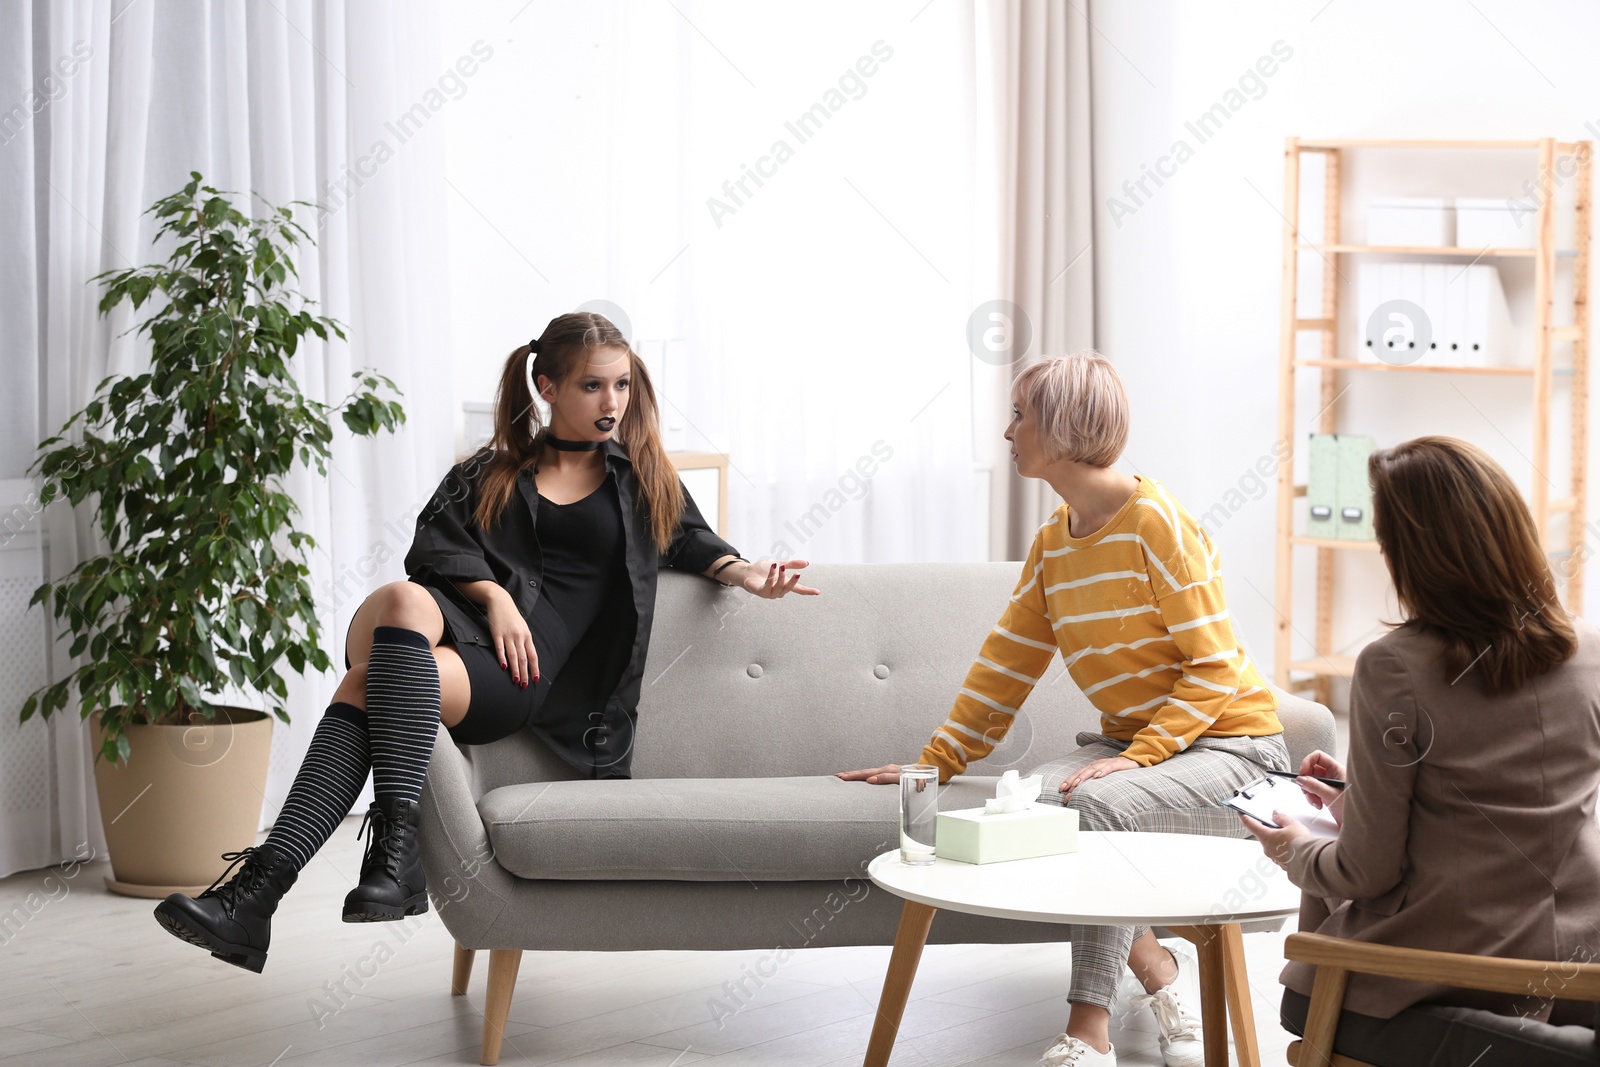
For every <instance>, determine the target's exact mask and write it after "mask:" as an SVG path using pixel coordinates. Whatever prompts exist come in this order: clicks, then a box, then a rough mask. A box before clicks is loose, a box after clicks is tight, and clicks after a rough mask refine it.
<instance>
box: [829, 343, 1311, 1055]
mask: <svg viewBox="0 0 1600 1067" xmlns="http://www.w3.org/2000/svg"><path fill="white" fill-rule="evenodd" d="M1012 403H1013V412H1012V420H1011V425H1010V427H1008V428H1007V430H1006V439H1007V440H1009V441H1010V442H1011V448H1012V458H1013V460H1014V462H1015V463H1016V467H1017V473H1019V474H1021V475H1023V476H1024V477H1031V478H1042V479H1044V480H1045V481H1047V482H1049V483H1050V486H1051V488H1053V489H1054V490H1055V491H1056V492H1057V493H1058V494H1060V496H1061V498H1062V499H1063V500H1065V501H1066V504H1065V505H1064V506H1062V507H1061V508H1060V509H1058V510H1057V511H1056V513H1055V514H1054V515H1052V516H1051V517H1050V519H1049V520H1048V521H1047V522H1045V524H1044V525H1043V526H1041V527H1040V528H1039V532H1038V534H1037V536H1035V537H1034V540H1033V547H1032V548H1031V549H1030V550H1029V552H1028V559H1027V562H1026V563H1025V564H1024V566H1023V569H1022V576H1021V578H1020V579H1019V580H1018V583H1017V587H1016V591H1015V592H1014V593H1012V595H1011V600H1010V602H1009V603H1008V604H1007V605H1006V608H1005V612H1004V613H1003V614H1002V615H1001V617H1000V622H999V624H998V625H997V626H995V628H994V630H993V631H991V632H990V634H989V636H988V638H987V639H986V640H985V641H984V643H983V648H982V650H981V651H980V652H979V653H978V658H977V660H976V661H975V662H974V663H973V665H972V667H971V669H970V670H969V671H968V672H967V677H966V681H965V683H964V684H963V685H962V687H961V689H960V691H959V693H958V694H957V696H956V699H955V704H954V707H953V708H952V709H951V711H950V715H949V717H948V718H947V719H946V720H945V722H944V724H943V725H941V726H940V727H939V728H938V729H936V730H935V731H934V732H933V738H932V740H930V741H929V742H928V745H927V747H926V748H924V749H923V750H922V756H921V762H923V763H931V764H934V765H935V766H937V767H938V768H939V779H940V781H941V782H943V781H948V780H949V778H950V776H951V775H955V774H960V773H962V772H963V771H965V770H966V769H967V766H968V764H969V763H971V762H972V761H973V760H978V759H982V758H983V757H984V756H987V755H988V754H989V753H990V752H991V751H993V749H994V745H995V744H996V743H997V742H999V740H1000V739H1001V738H1002V737H1003V736H1004V735H1005V732H1006V730H1007V729H1008V728H1009V726H1010V725H1011V722H1012V720H1013V718H1014V717H1015V715H1016V714H1017V711H1018V709H1019V708H1020V707H1021V706H1022V702H1023V701H1024V700H1025V699H1027V696H1028V694H1029V692H1031V691H1032V689H1033V687H1034V685H1035V684H1036V683H1037V682H1038V680H1039V678H1040V677H1041V676H1042V675H1043V674H1044V673H1045V671H1046V669H1047V668H1048V667H1049V666H1050V661H1051V660H1052V659H1053V658H1054V657H1055V655H1056V654H1057V653H1058V652H1059V654H1060V655H1061V656H1062V657H1063V659H1064V661H1065V664H1066V668H1067V671H1068V673H1070V674H1071V675H1072V679H1073V681H1074V682H1076V683H1077V684H1078V686H1079V688H1081V689H1082V690H1083V693H1084V695H1085V696H1087V697H1088V698H1089V700H1090V701H1091V702H1092V703H1093V704H1094V705H1095V707H1096V708H1098V709H1099V711H1100V716H1101V732H1100V733H1098V734H1095V733H1081V734H1079V735H1078V737H1077V741H1078V744H1079V746H1080V747H1079V748H1078V749H1077V750H1076V751H1075V752H1073V753H1072V754H1071V755H1069V756H1067V757H1065V758H1064V759H1059V760H1055V761H1053V762H1051V763H1048V764H1045V765H1044V766H1043V767H1041V768H1038V769H1036V770H1035V771H1034V772H1033V773H1040V772H1042V773H1043V774H1044V775H1045V781H1046V786H1045V798H1046V799H1052V800H1053V799H1057V798H1059V800H1060V801H1061V802H1062V803H1065V804H1066V805H1067V806H1068V807H1071V808H1075V809H1077V810H1078V811H1079V813H1080V824H1081V825H1082V826H1083V827H1084V828H1085V829H1091V830H1145V831H1164V832H1172V833H1203V834H1214V835H1217V836H1222V837H1239V836H1243V831H1242V830H1241V829H1240V825H1239V821H1238V819H1237V818H1235V817H1234V816H1233V813H1232V811H1231V810H1230V809H1228V808H1225V807H1222V806H1221V803H1220V802H1221V801H1222V800H1223V799H1224V798H1226V797H1228V796H1230V795H1231V794H1232V793H1233V792H1234V791H1235V790H1237V789H1239V788H1240V787H1242V786H1244V785H1246V784H1248V783H1249V782H1250V781H1252V780H1254V779H1256V778H1258V777H1259V776H1260V774H1261V771H1262V770H1263V769H1264V768H1265V769H1272V770H1288V769H1289V754H1288V750H1287V749H1286V748H1285V747H1284V743H1283V727H1282V725H1281V724H1280V723H1279V722H1278V716H1277V701H1276V699H1275V698H1274V696H1273V693H1272V690H1271V688H1269V687H1268V685H1267V683H1266V682H1265V681H1264V680H1263V678H1262V676H1261V674H1260V672H1259V671H1258V670H1257V669H1256V667H1255V664H1253V663H1252V662H1251V661H1250V658H1249V657H1248V656H1247V655H1246V654H1245V652H1244V650H1243V649H1241V648H1240V647H1239V644H1238V642H1237V640H1236V639H1235V637H1234V633H1233V626H1232V623H1231V622H1230V620H1229V616H1228V607H1227V602H1226V599H1225V598H1224V596H1223V590H1222V578H1221V573H1220V570H1219V563H1218V558H1217V550H1216V547H1215V546H1214V545H1213V544H1212V543H1211V539H1210V538H1209V537H1208V536H1207V535H1206V532H1205V531H1204V530H1203V529H1202V528H1201V527H1200V525H1199V524H1198V523H1197V522H1195V520H1194V518H1193V517H1192V516H1191V515H1190V514H1189V513H1188V512H1187V511H1185V510H1184V508H1183V507H1182V506H1180V505H1179V504H1178V502H1177V501H1175V500H1174V499H1173V498H1172V496H1171V495H1170V494H1169V493H1168V492H1167V491H1166V490H1165V489H1164V488H1162V486H1161V484H1160V483H1159V482H1154V481H1151V480H1149V479H1147V478H1143V477H1138V476H1133V475H1128V474H1124V473H1122V472H1121V471H1116V470H1113V469H1112V467H1111V464H1112V463H1114V462H1116V460H1117V459H1118V457H1120V456H1121V454H1122V449H1123V446H1124V445H1125V444H1126V441H1127V436H1128V405H1127V396H1126V394H1125V393H1124V391H1123V388H1122V383H1121V381H1120V380H1119V379H1118V377H1117V374H1116V371H1115V370H1114V369H1113V368H1112V366H1111V364H1110V363H1109V362H1107V361H1106V360H1105V359H1103V358H1102V357H1100V356H1098V355H1095V354H1093V353H1088V354H1082V355H1075V356H1066V357H1057V358H1053V359H1045V360H1041V361H1039V362H1037V363H1034V364H1032V365H1031V366H1029V367H1028V368H1027V369H1026V370H1024V371H1023V372H1022V374H1020V375H1018V377H1017V380H1016V382H1015V383H1014V384H1013V386H1012ZM899 772H900V767H899V765H897V764H890V765H887V766H884V767H878V768H873V769H869V770H862V771H849V772H845V773H843V774H841V775H840V777H841V778H844V779H846V780H850V781H866V782H872V783H876V784H889V783H892V782H897V781H899ZM1124 961H1126V962H1127V963H1128V965H1129V967H1130V968H1131V970H1132V971H1133V973H1134V976H1135V977H1136V978H1138V979H1139V980H1140V982H1141V983H1142V984H1143V985H1144V988H1145V991H1146V993H1145V995H1144V996H1142V997H1139V998H1137V1000H1136V1003H1137V1004H1147V1005H1149V1006H1150V1007H1151V1008H1152V1009H1153V1010H1154V1012H1155V1015H1156V1020H1157V1023H1158V1024H1159V1028H1160V1041H1161V1051H1162V1057H1163V1059H1164V1060H1165V1062H1166V1064H1167V1065H1168V1067H1179V1065H1189V1064H1196V1065H1198V1064H1200V1063H1201V1062H1203V1060H1204V1055H1203V1048H1202V1043H1201V1033H1200V1025H1199V1020H1198V1019H1197V1018H1196V1016H1195V1015H1194V1013H1193V1012H1191V1011H1190V1010H1189V1009H1188V1008H1187V1007H1185V1006H1184V1005H1183V1004H1182V1003H1181V1002H1180V1001H1179V999H1178V996H1177V992H1176V990H1175V989H1174V988H1173V983H1174V981H1175V979H1176V977H1177V970H1178V965H1177V957H1176V956H1175V955H1171V954H1169V952H1168V950H1167V949H1165V948H1164V947H1162V946H1161V945H1160V943H1159V942H1157V941H1156V939H1155V938H1154V936H1152V935H1151V933H1150V931H1149V930H1148V929H1143V930H1135V929H1131V928H1127V927H1097V926H1082V927H1077V928H1075V930H1074V932H1073V938H1072V989H1071V992H1070V993H1069V994H1068V1000H1069V1001H1070V1002H1071V1013H1070V1016H1069V1019H1068V1023H1067V1028H1066V1031H1065V1032H1064V1033H1063V1034H1061V1035H1060V1037H1059V1038H1057V1040H1056V1042H1055V1044H1054V1045H1052V1046H1051V1048H1050V1049H1049V1050H1047V1051H1046V1053H1045V1055H1044V1058H1043V1059H1042V1060H1041V1062H1042V1063H1046V1064H1052V1065H1055V1064H1074V1065H1077V1067H1111V1065H1114V1064H1115V1063H1116V1053H1115V1050H1114V1049H1112V1047H1111V1040H1110V1019H1111V1014H1110V1009H1111V1004H1112V1002H1113V1000H1114V998H1115V993H1116V989H1117V986H1118V984H1119V983H1120V980H1121V976H1122V965H1123V962H1124Z"/></svg>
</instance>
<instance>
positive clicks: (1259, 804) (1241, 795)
mask: <svg viewBox="0 0 1600 1067" xmlns="http://www.w3.org/2000/svg"><path fill="white" fill-rule="evenodd" d="M1222 803H1223V804H1224V805H1226V806H1227V807H1230V808H1232V809H1233V810H1235V811H1242V812H1244V813H1245V814H1246V815H1248V816H1250V817H1251V818H1252V819H1255V820H1256V821H1257V822H1262V823H1265V824H1267V825H1268V826H1271V827H1273V828H1274V829H1277V828H1278V824H1277V823H1275V822H1273V821H1272V813H1273V812H1274V811H1281V812H1283V813H1284V814H1285V815H1287V816H1289V817H1290V818H1291V819H1294V820H1295V821H1297V822H1300V823H1302V824H1304V825H1305V827H1306V829H1308V830H1310V831H1311V832H1312V833H1313V834H1315V835H1316V836H1317V837H1338V836H1339V824H1338V823H1336V822H1334V821H1333V816H1332V815H1329V814H1328V812H1327V810H1326V809H1323V808H1314V807H1312V806H1311V801H1309V800H1307V799H1306V795H1305V792H1304V791H1303V790H1302V789H1301V788H1300V787H1299V786H1297V785H1295V784H1294V783H1293V782H1292V781H1290V780H1288V779H1286V778H1270V777H1268V778H1260V779H1258V780H1256V781H1254V782H1251V783H1250V784H1249V785H1247V786H1245V787H1244V788H1243V789H1241V790H1239V791H1238V792H1237V793H1235V794H1233V796H1231V797H1229V798H1228V799H1226V800H1224V801H1223V802H1222Z"/></svg>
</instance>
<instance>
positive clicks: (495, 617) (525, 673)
mask: <svg viewBox="0 0 1600 1067" xmlns="http://www.w3.org/2000/svg"><path fill="white" fill-rule="evenodd" d="M489 636H490V638H492V639H493V641H494V652H495V655H496V656H497V657H499V660H500V666H502V667H505V668H507V669H508V670H510V671H511V680H512V681H513V682H516V683H517V684H518V685H520V686H521V687H522V688H524V689H526V688H528V686H530V685H532V684H533V683H534V682H537V681H538V680H539V653H538V652H537V651H535V649H534V647H533V634H532V633H531V632H530V631H529V630H528V620H526V619H524V618H523V617H522V612H520V611H518V610H517V603H516V601H514V600H512V599H511V594H510V593H505V595H503V596H497V597H495V598H494V599H492V600H490V601H489Z"/></svg>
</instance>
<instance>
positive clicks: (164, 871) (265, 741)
mask: <svg viewBox="0 0 1600 1067" xmlns="http://www.w3.org/2000/svg"><path fill="white" fill-rule="evenodd" d="M94 734H95V749H96V751H98V750H99V747H100V739H101V737H102V731H101V729H100V724H99V721H98V720H96V722H95V727H94ZM127 737H128V744H129V746H130V748H131V749H132V751H131V753H130V754H129V756H128V762H127V763H125V764H117V763H112V762H110V761H108V760H105V759H97V760H96V761H95V765H94V779H95V787H96V789H97V790H98V792H99V794H100V820H101V823H102V825H103V826H104V827H105V834H106V846H107V849H108V851H109V852H110V853H111V872H112V876H111V877H108V878H107V879H106V888H108V889H110V890H111V891H112V892H114V893H123V894H126V895H128V896H134V897H158V898H159V897H164V896H166V895H167V894H168V893H174V892H176V893H188V894H190V895H191V896H193V895H194V894H196V893H198V892H200V891H201V890H202V889H205V888H206V887H207V886H209V885H210V884H211V883H212V881H213V880H214V879H215V878H216V877H217V875H219V874H221V873H222V871H223V869H224V868H226V867H227V866H228V863H227V861H226V860H224V859H222V858H221V857H222V854H223V853H224V852H237V851H238V850H240V849H243V848H248V847H250V846H251V845H254V844H255V843H256V827H257V826H258V825H259V823H260V819H261V804H262V801H263V799H264V797H265V796H266V789H267V767H268V763H269V762H270V759H271V755H272V718H271V716H269V715H267V714H266V713H265V712H260V711H254V710H252V709H249V708H233V707H218V708H217V718H216V721H215V722H207V721H205V720H204V719H199V720H197V721H196V722H195V723H194V724H193V725H190V726H148V725H143V726H130V727H128V730H127Z"/></svg>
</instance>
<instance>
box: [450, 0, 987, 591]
mask: <svg viewBox="0 0 1600 1067" xmlns="http://www.w3.org/2000/svg"><path fill="white" fill-rule="evenodd" d="M519 7H520V5H513V6H512V7H511V8H507V9H504V10H502V9H496V8H486V9H455V10H452V11H451V12H450V14H449V16H448V20H449V21H450V22H451V25H452V31H453V33H454V35H455V37H456V38H458V39H459V40H466V39H470V38H471V37H472V36H475V35H477V34H480V33H484V32H486V31H487V28H488V27H490V26H499V25H503V24H504V22H505V20H506V18H508V17H509V16H510V14H511V13H513V12H516V21H515V24H514V26H513V30H514V36H515V38H516V42H514V43H512V44H508V45H507V46H506V47H507V51H508V55H510V56H511V58H510V59H508V60H507V66H506V67H505V68H504V69H503V70H502V69H498V68H497V72H496V75H495V76H496V77H502V76H507V75H510V74H511V72H512V70H513V64H514V65H515V77H517V78H519V79H526V81H525V82H523V83H522V84H523V85H526V87H527V88H526V89H522V88H521V87H520V86H519V87H518V88H517V89H516V90H514V91H515V92H525V93H526V94H527V96H526V98H525V99H520V100H519V99H516V98H515V97H514V95H513V92H514V91H513V90H510V89H508V90H507V91H506V92H505V93H503V94H502V95H501V96H500V97H498V98H491V97H490V96H489V95H488V94H485V95H484V96H481V97H474V99H473V100H471V101H469V102H468V103H467V105H465V106H464V107H463V108H461V109H460V110H459V111H457V112H452V117H451V122H452V124H453V125H452V131H451V137H452V168H453V169H452V172H451V180H452V182H453V183H454V184H455V185H456V187H457V191H458V192H459V193H460V199H459V200H457V199H452V204H453V205H455V204H457V203H461V204H470V205H472V207H471V208H470V209H469V208H465V207H463V210H462V217H463V219H464V220H465V227H464V228H466V227H481V228H482V235H481V240H482V249H483V253H482V255H483V257H484V258H483V259H481V260H479V262H480V263H482V262H501V263H504V265H505V271H506V273H507V274H511V275H514V276H516V277H517V278H518V279H520V281H519V283H518V284H519V285H520V286H521V289H520V290H519V292H518V298H517V299H516V300H515V301H512V300H510V299H508V298H507V297H506V296H505V295H499V294H497V295H494V296H490V295H488V294H478V293H468V292H463V293H462V294H461V296H460V299H459V301H458V305H457V318H458V319H460V320H463V329H465V330H468V331H471V330H474V329H479V328H481V329H483V331H484V334H485V344H487V343H488V340H487V338H488V337H489V336H491V335H492V336H494V337H498V338H500V340H499V343H498V344H497V345H496V346H495V349H494V351H493V355H492V356H491V357H485V358H484V370H483V371H482V372H481V373H480V375H479V376H480V377H484V378H487V377H488V375H489V374H490V373H491V369H490V363H491V362H492V364H493V366H494V367H496V368H497V367H498V360H499V359H500V358H501V357H502V355H503V352H504V351H506V350H508V349H509V348H510V347H511V346H512V345H514V344H515V343H516V342H517V341H519V340H521V339H522V338H523V337H525V336H527V334H528V331H529V327H528V325H527V323H528V321H529V320H530V319H534V320H536V321H534V323H533V327H532V329H533V331H534V332H536V331H537V329H538V328H540V327H542V326H543V324H544V322H545V321H546V320H547V319H548V318H549V317H550V316H551V315H553V314H555V313H557V312H559V311H563V310H567V309H569V308H571V307H574V306H577V305H578V304H580V303H582V302H584V301H586V300H590V299H593V298H596V297H604V298H605V299H607V300H609V301H611V302H613V303H615V304H616V305H619V306H621V307H622V308H623V309H624V310H625V311H626V313H627V315H628V316H629V318H630V320H631V322H632V326H633V330H634V336H635V338H636V340H638V341H639V342H640V343H641V345H642V346H643V347H644V349H645V353H646V357H647V359H651V360H654V361H658V363H659V362H661V361H662V357H663V356H666V357H667V358H666V359H665V368H664V369H665V373H664V380H658V382H657V385H658V388H659V390H660V391H661V393H662V394H663V396H664V398H665V404H664V408H665V421H666V423H667V425H668V427H669V431H670V433H669V447H675V448H680V449H688V450H710V451H717V452H726V453H728V454H729V455H730V457H731V462H732V470H731V471H730V473H729V483H730V484H729V497H730V512H729V522H730V529H729V531H728V532H729V534H730V538H731V539H732V540H733V541H734V543H735V544H736V545H737V546H738V547H739V549H740V550H741V551H742V552H743V554H744V555H746V556H750V557H752V558H754V557H755V556H757V555H774V554H781V555H785V556H796V557H801V558H806V559H812V560H822V561H846V562H851V561H867V560H876V561H884V560H938V559H946V560H956V559H977V558H982V555H983V547H982V543H981V542H982V530H983V526H982V524H983V515H982V508H981V506H979V505H978V504H977V494H976V489H977V486H976V484H975V479H974V471H973V460H972V417H971V404H970V397H971V374H972V371H971V368H970V366H969V365H970V363H971V362H972V355H971V353H970V352H969V350H968V347H967V342H966V321H967V317H968V315H969V314H970V312H971V310H972V308H973V306H974V305H975V304H976V303H977V302H978V301H979V300H983V299H988V298H990V297H992V296H993V295H994V290H993V283H992V282H988V281H982V280H981V276H987V275H988V274H992V271H991V270H989V269H988V267H987V265H986V262H985V261H984V260H983V257H981V256H980V255H979V254H978V252H977V247H978V243H979V237H980V235H979V234H978V232H977V229H976V228H977V227H978V226H979V225H980V224H982V222H983V221H984V220H981V219H980V217H979V214H978V211H977V208H976V206H975V202H974V194H973V182H974V180H975V175H976V174H977V172H978V170H979V163H978V161H977V159H976V156H975V152H974V143H975V136H976V134H975V129H974V124H975V118H976V115H975V105H974V95H973V94H974V71H973V54H972V47H973V32H972V20H973V11H972V4H971V2H970V0H953V2H941V3H936V4H933V5H930V6H926V8H925V10H920V11H919V9H922V8H923V7H924V5H923V4H921V3H903V4H892V5H891V4H881V5H880V4H855V3H840V2H823V3H817V4H807V5H734V4H726V3H694V2H675V3H674V4H632V3H618V2H613V3H611V4H609V5H606V6H605V7H598V6H594V5H590V6H586V7H585V8H583V9H582V11H581V12H578V13H575V11H576V9H573V8H562V7H560V6H543V5H535V6H534V7H530V8H527V9H526V10H525V11H520V12H517V11H516V9H517V8H519ZM579 23H581V24H582V33H579V32H577V25H576V24H579ZM567 39H581V40H584V41H585V42H591V41H592V42H593V43H592V44H586V45H585V47H586V49H587V50H588V51H586V52H585V55H588V54H590V53H591V52H592V55H593V59H592V61H587V62H586V63H585V65H584V69H583V70H575V69H572V59H571V56H570V55H568V54H566V53H561V54H552V55H548V56H545V55H544V51H545V50H542V49H539V48H534V47H532V46H531V45H528V46H525V45H522V44H520V43H517V42H522V41H544V40H567ZM519 48H520V49H522V50H521V51H514V50H515V49H519ZM552 65H554V66H552ZM552 70H553V71H555V72H558V74H559V76H557V75H556V74H551V78H553V79H554V80H553V82H549V83H547V82H545V81H540V80H539V79H541V78H542V77H544V76H545V74H546V73H549V72H551V71H552ZM585 71H587V72H588V73H587V74H585ZM598 71H603V72H604V76H603V77H599V76H598V75H597V74H596V73H595V72H598ZM475 91H476V90H475ZM556 91H562V92H563V93H564V96H563V97H562V100H563V102H562V105H561V106H560V107H559V108H553V107H549V106H544V105H543V104H542V101H543V100H544V99H546V98H548V96H549V95H550V94H552V93H554V92H556ZM458 145H459V147H460V149H461V152H462V155H460V156H457V155H456V154H455V153H456V151H457V146H458ZM467 161H470V163H469V162H467ZM457 166H459V170H457V169H454V168H456V167H457ZM474 210H475V211H477V212H481V216H482V217H479V215H477V214H472V213H471V212H472V211H474ZM485 223H487V225H486V224H485ZM491 225H492V227H493V228H492V230H491V229H490V228H489V227H490V226H491ZM453 234H454V231H453ZM469 236H470V235H469ZM513 247H514V248H516V249H519V250H521V251H522V252H523V253H524V255H523V256H522V257H520V258H519V257H518V256H515V255H513V254H512V253H511V252H509V251H508V249H510V248H513ZM459 254H460V253H459V252H458V255H459ZM524 260H528V261H532V262H537V264H538V273H537V274H535V273H534V272H533V271H532V270H531V269H529V267H528V265H527V263H525V262H524ZM458 262H459V261H458ZM491 284H492V283H491ZM469 319H470V320H471V322H470V323H469V322H467V321H465V320H469ZM490 322H499V323H501V325H499V326H496V327H495V328H493V329H492V330H491V329H489V328H487V327H485V326H484V325H483V324H486V323H490ZM472 358H477V357H472Z"/></svg>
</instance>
